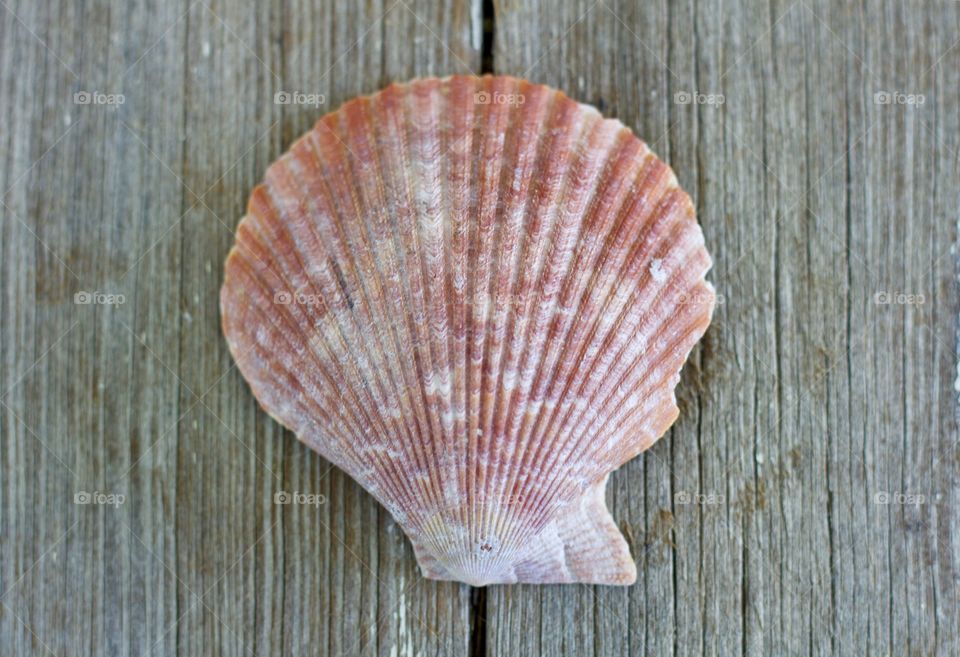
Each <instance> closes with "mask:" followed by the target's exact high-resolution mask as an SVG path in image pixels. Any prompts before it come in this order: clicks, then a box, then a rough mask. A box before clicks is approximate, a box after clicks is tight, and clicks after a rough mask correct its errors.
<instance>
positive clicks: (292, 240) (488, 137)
mask: <svg viewBox="0 0 960 657" xmlns="http://www.w3.org/2000/svg"><path fill="white" fill-rule="evenodd" d="M710 265H711V261H710V256H709V255H708V253H707V251H706V249H705V247H704V243H703V235H702V233H701V231H700V227H699V226H698V225H697V222H696V220H695V218H694V211H693V205H692V204H691V202H690V198H689V197H688V196H687V194H686V193H685V192H683V191H682V190H681V189H680V188H679V187H678V186H677V180H676V178H675V177H674V175H673V172H672V171H671V170H670V167H668V166H667V165H666V164H664V163H663V162H662V161H661V160H659V159H658V158H657V157H656V156H655V155H654V154H653V153H652V152H651V151H650V150H649V149H648V148H647V146H646V145H645V144H644V143H643V142H642V141H640V140H639V139H637V138H636V137H634V136H633V134H632V133H631V132H630V130H629V129H627V128H626V127H624V126H623V125H622V124H621V123H619V122H618V121H615V120H611V119H604V118H603V117H601V116H600V114H599V113H598V112H597V111H596V110H595V109H593V108H592V107H589V106H587V105H582V104H579V103H576V102H574V101H573V100H571V99H569V98H568V97H567V96H565V95H564V94H563V93H561V92H558V91H555V90H553V89H550V88H548V87H545V86H542V85H537V84H531V83H529V82H526V81H524V80H518V79H515V78H511V77H505V76H497V77H491V76H487V77H483V78H475V77H469V76H454V77H450V78H446V79H442V80H440V79H424V80H417V81H414V82H411V83H409V84H393V85H391V86H390V87H388V88H386V89H385V90H383V91H381V92H380V93H377V94H375V95H373V96H369V97H364V98H358V99H356V100H353V101H351V102H349V103H347V104H345V105H344V106H343V107H341V108H340V110H338V111H336V112H333V113H332V114H328V115H326V116H324V117H323V118H322V119H320V121H319V122H318V123H317V124H316V127H315V128H314V129H313V130H312V131H311V132H309V133H308V134H307V135H305V136H304V137H303V138H301V139H300V140H299V141H297V142H296V143H295V144H294V145H293V146H292V147H291V149H290V151H289V152H288V153H286V154H285V155H283V156H282V157H281V158H280V159H279V160H278V161H277V162H275V163H274V164H273V165H271V166H270V167H269V169H268V170H267V174H266V181H265V183H264V184H262V185H260V186H258V187H257V188H256V189H255V190H254V191H253V195H252V197H251V199H250V204H249V208H248V211H247V216H246V217H245V218H244V219H243V221H241V222H240V226H239V228H238V229H237V240H236V244H235V246H234V247H233V249H232V250H231V252H230V256H229V257H228V258H227V262H226V278H225V281H224V284H223V289H222V291H221V297H220V303H221V312H222V316H223V331H224V334H225V335H226V338H227V342H228V343H229V346H230V351H231V353H232V354H233V357H234V358H235V359H236V362H237V364H238V366H239V368H240V371H241V372H242V373H243V376H244V377H245V378H246V379H247V381H249V383H250V387H251V388H252V389H253V393H254V395H255V396H256V398H257V399H258V400H259V402H260V404H261V405H262V406H263V408H264V409H266V411H267V412H268V413H269V414H270V415H271V416H272V417H274V418H276V419H277V421H279V422H280V423H282V424H283V425H284V426H286V427H289V428H290V429H291V430H292V431H293V432H295V433H296V435H297V436H298V437H299V438H300V440H302V441H303V442H305V443H306V444H307V445H309V446H310V447H312V448H313V449H315V450H316V451H318V452H319V453H320V454H322V455H323V456H324V457H326V458H327V459H329V460H330V461H332V462H333V463H334V464H336V465H337V466H339V467H341V468H343V469H344V470H345V471H346V472H348V473H349V474H350V475H351V476H353V477H354V478H355V479H356V480H357V481H358V482H360V484H362V485H363V486H364V488H366V489H367V490H368V491H370V493H371V494H372V495H373V496H374V497H375V498H376V499H377V500H379V501H380V502H381V503H382V504H383V505H384V506H385V507H386V508H387V509H388V510H389V511H390V513H391V514H392V515H393V517H394V519H395V520H396V521H397V523H399V524H400V526H401V527H402V528H403V530H404V531H405V532H406V534H407V535H408V536H409V537H410V540H411V542H412V543H413V548H414V551H415V553H416V557H417V560H418V562H419V564H420V567H421V569H422V570H423V573H424V574H425V575H426V576H427V577H431V578H435V579H452V580H459V581H461V582H466V583H469V584H474V585H484V584H493V583H507V582H535V583H547V582H589V583H598V584H629V583H632V582H633V581H634V580H635V579H636V567H635V565H634V563H633V560H632V559H631V558H630V552H629V549H628V547H627V544H626V542H625V541H624V539H623V537H622V536H621V534H620V532H619V531H618V530H617V527H616V525H615V524H614V522H613V520H612V518H611V517H610V513H609V512H608V510H607V508H606V505H605V502H604V489H605V486H606V482H607V477H608V475H609V473H610V472H611V471H612V470H615V469H616V468H618V467H619V466H620V465H621V464H623V463H624V462H626V461H628V460H629V459H631V458H633V457H634V456H636V455H637V454H638V453H640V452H641V451H643V450H644V449H646V448H647V447H649V446H650V445H651V444H652V443H653V442H654V441H656V440H657V438H659V437H660V436H661V435H663V433H664V432H665V431H666V430H667V428H668V427H669V426H670V425H671V424H672V423H673V421H674V420H675V419H676V417H677V414H678V409H677V405H676V401H675V398H674V393H673V389H674V387H675V386H676V384H677V382H678V381H679V372H680V368H681V366H682V365H683V363H684V361H685V360H686V358H687V355H688V354H689V352H690V350H691V348H692V347H693V345H694V344H695V343H696V342H697V340H698V339H699V338H700V336H701V335H703V332H704V331H705V330H706V328H707V325H708V324H709V322H710V316H711V314H712V311H713V304H714V293H713V288H712V287H711V286H710V284H709V283H707V282H706V281H705V280H704V275H705V273H706V272H707V270H708V269H709V268H710ZM690 300H694V302H690Z"/></svg>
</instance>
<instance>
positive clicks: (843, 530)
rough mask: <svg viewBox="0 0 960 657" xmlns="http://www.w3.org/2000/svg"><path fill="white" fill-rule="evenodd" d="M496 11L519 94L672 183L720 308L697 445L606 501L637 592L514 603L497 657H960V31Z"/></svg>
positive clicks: (899, 18)
mask: <svg viewBox="0 0 960 657" xmlns="http://www.w3.org/2000/svg"><path fill="white" fill-rule="evenodd" d="M496 7H497V12H498V13H497V23H496V25H497V44H496V53H495V62H496V68H497V70H498V72H503V73H511V74H515V75H526V76H528V77H531V78H534V79H537V80H542V81H544V82H547V83H550V84H553V85H556V86H559V87H561V88H564V89H568V90H570V92H571V95H573V96H574V97H576V98H578V99H580V100H583V101H587V102H591V103H594V104H596V105H598V106H602V107H604V108H605V111H606V112H607V113H608V114H611V115H613V116H616V117H618V118H620V119H621V120H622V121H623V122H624V123H626V124H627V125H629V126H630V127H632V128H633V129H634V130H636V132H637V133H638V134H639V135H640V136H641V137H642V138H644V139H646V140H648V141H649V142H650V143H651V144H652V146H653V148H654V150H656V151H657V152H658V153H659V154H660V155H661V156H663V157H664V158H665V159H666V160H667V161H668V162H670V163H671V165H672V166H673V167H674V168H675V169H676V171H677V174H678V177H679V179H680V182H681V184H682V185H683V186H684V187H685V188H686V189H687V190H689V191H690V193H691V195H692V196H693V198H694V201H695V203H696V205H697V210H698V216H699V218H700V221H701V224H702V225H703V228H704V232H705V235H706V240H707V244H708V246H709V248H710V249H711V251H712V253H713V255H714V259H715V266H714V269H713V272H712V275H711V276H710V278H711V279H712V280H713V281H714V283H715V285H716V287H717V290H718V292H719V293H720V294H721V295H722V296H723V300H724V301H725V303H723V304H722V305H720V306H719V307H718V310H717V313H716V319H715V323H714V325H713V326H711V328H710V330H709V331H708V333H707V336H706V338H705V340H704V341H703V343H702V345H701V346H700V348H699V349H698V352H697V353H695V355H694V357H693V358H692V362H691V363H690V364H689V365H688V367H687V369H686V371H685V372H684V377H683V382H682V384H681V387H680V390H679V398H680V406H681V418H680V420H679V421H678V423H677V424H676V425H675V427H674V428H673V429H672V430H671V432H670V433H669V434H668V436H667V437H665V438H664V439H663V440H662V441H661V442H660V443H658V444H657V445H656V446H655V447H654V448H653V449H651V450H650V451H649V452H648V453H647V454H645V455H644V456H642V457H641V458H639V459H637V460H635V461H634V462H632V463H630V464H628V465H627V466H625V467H624V468H623V469H622V470H621V471H619V472H618V473H616V474H615V475H614V476H613V477H612V480H611V485H610V489H611V494H610V496H609V498H610V502H611V506H612V509H613V512H614V517H615V518H616V519H617V520H618V521H619V522H620V523H621V526H622V527H624V528H625V529H628V530H629V535H630V536H632V537H633V549H634V555H635V557H636V558H637V561H638V566H639V570H640V573H641V575H640V580H639V582H638V583H637V585H636V586H635V587H632V588H631V589H629V590H627V591H618V590H612V589H604V588H600V587H582V590H581V591H575V590H572V589H564V590H562V591H559V590H554V591H550V590H547V589H536V588H496V589H494V590H492V591H491V593H490V613H491V619H490V625H489V628H490V629H489V643H490V645H491V647H492V648H493V649H492V651H491V654H497V655H523V654H530V655H537V654H570V653H575V654H587V655H591V654H596V655H626V654H658V655H663V654H677V655H688V654H705V655H718V654H720V655H730V654H737V655H739V654H748V655H781V654H782V655H835V654H837V655H873V654H877V655H886V654H898V655H900V654H917V655H932V654H939V655H953V654H960V611H958V603H960V600H958V591H957V582H958V579H957V569H958V562H957V557H958V551H957V547H958V544H957V541H958V538H957V522H958V514H957V511H956V508H955V502H956V500H957V492H958V482H960V478H958V476H957V461H956V454H957V444H956V441H957V393H956V391H955V390H954V384H953V382H954V380H955V379H956V377H957V357H956V344H957V309H958V290H957V285H956V271H957V270H956V254H955V253H954V252H952V248H953V247H954V246H955V245H956V241H957V214H956V201H957V197H958V182H960V178H958V153H957V147H958V140H957V135H958V131H957V129H956V128H957V116H958V113H957V100H958V97H957V89H958V81H960V80H958V70H960V68H958V64H960V52H958V50H960V49H958V48H957V47H955V46H956V45H957V44H956V39H957V37H958V36H960V35H958V30H957V27H958V18H960V12H958V8H960V6H958V5H957V4H956V3H948V2H940V3H919V2H917V3H914V2H907V3H893V4H889V3H888V4H880V3H865V4H864V5H863V6H858V7H856V8H854V7H852V6H845V5H841V3H829V2H807V1H804V2H796V3H791V2H773V3H769V4H768V3H759V2H750V3H733V4H730V3H703V2H693V3H691V2H683V3H669V4H660V5H654V6H640V5H637V4H635V3H626V2H610V1H606V0H603V1H600V2H596V3H593V2H592V1H591V0H584V1H583V2H579V3H564V4H563V6H562V7H556V6H555V5H554V3H547V2H539V3H538V2H533V3H524V4H523V5H520V4H519V3H512V2H499V3H497V5H496ZM696 91H699V92H701V93H703V94H723V96H724V100H725V102H724V103H723V105H716V104H709V99H705V100H706V101H707V102H706V103H704V104H696V103H691V104H680V103H678V102H677V99H676V98H675V94H677V93H681V92H687V93H690V92H696ZM884 91H887V92H896V91H899V92H903V93H908V94H910V93H912V94H923V95H925V103H924V104H923V105H920V106H903V105H882V104H881V105H878V104H875V99H874V94H876V93H878V92H884ZM882 292H891V293H896V292H900V293H906V294H913V295H923V297H924V302H923V303H922V304H919V305H904V304H897V303H894V304H889V305H878V304H877V303H875V295H876V294H878V293H882ZM697 495H700V496H702V497H700V498H697V497H696V496H697ZM884 495H889V496H890V498H891V499H892V500H894V501H893V502H892V503H887V504H883V503H877V501H878V496H879V501H881V502H882V501H883V499H884ZM901 495H912V496H916V497H917V499H918V500H919V499H920V496H922V498H923V501H922V502H920V503H912V502H915V501H916V500H913V498H903V497H900V496H901ZM688 497H689V498H691V499H692V500H693V501H694V502H695V503H690V504H683V503H682V502H683V501H685V499H686V498H688ZM698 500H699V501H700V503H696V502H697V501H698ZM898 500H899V501H901V502H907V503H896V502H897V501H898ZM558 600H559V601H561V602H559V603H558ZM531 621H532V622H533V623H535V624H536V625H537V626H538V627H539V632H534V633H533V634H534V636H533V637H532V638H531V637H530V636H529V633H524V632H522V631H521V628H522V627H523V626H525V625H527V626H528V625H529V624H530V623H531Z"/></svg>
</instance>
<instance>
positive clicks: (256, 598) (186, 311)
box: [0, 2, 480, 655]
mask: <svg viewBox="0 0 960 657" xmlns="http://www.w3.org/2000/svg"><path fill="white" fill-rule="evenodd" d="M478 15H479V14H478V11H474V10H473V9H472V8H471V5H469V4H466V3H465V4H462V5H458V6H456V7H455V8H449V7H433V6H431V5H430V3H425V2H409V3H389V2H371V3H365V4H361V5H337V4H330V5H324V6H320V7H317V6H314V5H313V3H299V4H294V5H286V4H281V3H267V4H263V3H261V4H259V5H248V4H247V3H232V2H231V3H206V2H183V3H176V4H168V5H164V6H163V7H155V6H153V5H150V4H148V5H143V4H128V5H122V6H121V5H116V4H108V3H93V4H92V5H88V6H85V7H79V6H74V5H70V6H69V7H67V8H63V7H56V6H49V5H36V4H32V3H10V4H9V5H5V6H4V7H3V8H2V10H0V34H2V35H3V44H2V45H3V47H0V58H2V61H3V63H4V66H3V71H4V74H3V77H2V86H0V106H2V107H3V108H4V110H5V116H6V117H7V121H6V126H7V130H4V131H3V135H2V147H3V157H2V158H0V174H2V177H0V184H2V188H3V190H4V195H3V198H2V200H3V202H4V206H2V207H0V212H2V216H3V223H2V225H0V226H2V232H0V239H2V253H3V254H4V255H3V263H2V271H3V279H2V280H3V297H2V298H3V301H2V303H3V308H4V312H3V325H2V326H3V340H2V350H3V351H2V362H3V363H4V367H3V375H2V382H3V390H2V394H3V397H2V398H0V400H2V401H3V403H4V408H3V411H4V412H3V424H2V432H3V438H2V440H0V453H2V455H3V456H2V458H3V464H4V474H3V476H2V477H0V479H2V481H3V485H2V486H0V491H2V493H0V495H2V508H0V526H2V536H0V542H2V543H0V546H2V562H0V564H2V565H0V595H2V596H3V597H2V598H0V602H2V603H3V605H4V606H3V607H0V636H2V639H0V643H2V645H4V646H7V647H9V648H10V650H9V652H10V653H11V654H17V655H19V654H23V655H27V654H31V655H32V654H39V653H43V652H44V651H45V650H49V651H51V652H52V653H54V654H58V655H59V654H91V655H94V654H95V655H101V654H111V655H113V654H118V655H119V654H138V655H141V654H142V655H148V654H230V655H241V654H249V653H253V654H303V653H307V652H309V653H310V654H336V655H351V654H365V655H369V654H378V655H379V654H382V655H387V654H414V653H416V654H421V653H423V654H456V653H462V652H464V651H465V650H466V646H467V645H468V643H469V634H470V617H469V614H470V601H469V590H468V589H467V588H466V587H461V586H455V585H451V584H435V583H432V582H424V581H422V580H421V579H420V578H419V575H418V572H417V570H416V564H415V561H414V559H413V556H412V553H411V551H410V548H409V545H408V544H407V542H406V540H405V539H404V538H403V536H402V534H401V533H400V532H399V531H398V530H397V528H396V527H395V526H394V524H393V523H392V521H391V520H390V519H389V517H388V516H387V514H386V513H385V512H383V510H382V509H380V508H379V507H378V506H377V505H376V504H375V503H374V502H373V500H372V499H371V498H370V497H369V496H367V495H366V494H365V493H364V492H363V491H362V490H361V489H360V488H359V487H358V486H357V485H356V484H354V483H353V482H352V481H350V480H349V479H348V478H346V477H345V476H344V475H343V474H342V473H340V472H339V471H336V470H332V469H331V468H330V466H329V464H328V463H326V462H324V461H323V460H322V459H320V458H319V457H317V456H316V455H315V454H313V453H312V452H310V451H309V450H306V449H305V448H303V447H301V446H300V445H298V444H296V443H295V441H294V440H293V438H292V436H290V435H288V434H286V433H285V432H282V431H281V430H280V429H279V428H278V427H277V425H276V424H275V423H273V422H272V421H270V420H269V419H268V418H267V417H266V416H265V415H264V414H263V413H262V412H260V411H259V410H258V408H257V407H256V403H255V401H254V400H253V398H252V396H251V395H250V393H249V391H248V389H247V387H246V385H245V384H244V383H243V381H242V379H241V378H240V376H239V374H238V373H237V372H236V371H235V369H234V368H233V362H232V360H231V359H230V357H229V355H228V353H227V350H226V346H225V344H224V342H223V340H222V337H221V333H220V328H219V313H218V303H217V299H218V292H219V287H220V284H221V281H222V262H223V259H224V257H225V255H226V252H227V250H228V248H229V246H230V244H231V243H232V240H233V237H232V232H233V229H234V227H235V225H236V223H237V221H238V220H239V217H240V216H241V214H242V212H243V209H244V205H245V202H246V198H247V196H248V194H249V192H250V190H251V189H252V187H253V186H254V185H255V184H256V183H257V182H258V181H259V180H260V179H261V177H262V175H263V172H264V169H265V168H266V166H267V164H268V163H269V162H271V161H272V160H273V159H275V158H276V157H277V156H278V155H279V154H280V153H282V152H283V150H284V149H285V148H286V147H287V146H289V144H290V142H291V141H292V140H293V139H294V138H295V137H297V136H299V134H301V133H302V132H304V131H305V130H306V129H307V128H309V127H310V126H311V125H312V123H313V122H314V121H315V120H316V119H317V118H318V117H319V116H320V115H321V114H322V113H324V112H325V111H329V110H330V109H332V108H334V107H335V106H336V105H338V104H339V103H340V102H342V101H344V100H347V99H349V98H350V97H352V96H354V95H356V94H358V93H369V92H372V91H375V90H376V89H378V88H380V87H381V86H383V85H384V84H385V83H386V82H387V81H388V80H389V79H391V78H393V77H397V78H408V77H413V76H417V75H426V74H439V73H443V72H445V71H448V70H467V69H468V68H469V67H477V66H479V54H480V53H479V40H478V34H479V33H478V31H477V28H478V23H477V19H478ZM81 90H87V91H100V92H104V93H123V94H125V100H126V102H125V103H124V104H123V105H122V106H120V107H108V106H101V105H97V104H96V103H92V104H90V105H74V104H73V102H72V94H73V93H74V92H75V91H81ZM280 91H300V92H305V93H317V94H322V95H323V96H324V102H323V103H322V104H321V105H320V106H318V107H316V106H314V107H308V106H300V105H281V104H276V103H275V102H274V94H275V93H276V92H280ZM48 151H49V152H48ZM34 163H35V164H34ZM82 291H87V292H95V291H99V292H103V293H110V294H123V295H124V297H125V303H123V304H121V305H118V306H115V307H113V306H104V305H97V304H89V305H80V306H78V305H75V304H74V294H75V293H77V292H82ZM34 363H36V364H34ZM79 491H87V492H93V491H101V492H107V493H118V494H123V495H125V502H124V504H123V505H122V506H120V507H119V508H112V507H104V506H98V505H74V503H73V495H74V494H75V493H76V492H79ZM282 491H288V492H289V493H293V492H294V491H300V492H307V493H313V494H318V495H322V496H323V499H324V500H325V504H323V505H322V506H320V507H319V508H314V507H294V506H286V505H279V504H275V503H274V495H275V494H276V493H278V492H282ZM4 654H6V652H5V653H4Z"/></svg>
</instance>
